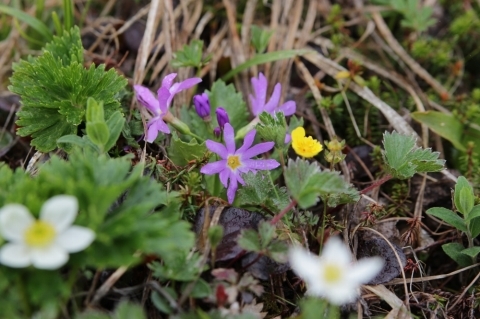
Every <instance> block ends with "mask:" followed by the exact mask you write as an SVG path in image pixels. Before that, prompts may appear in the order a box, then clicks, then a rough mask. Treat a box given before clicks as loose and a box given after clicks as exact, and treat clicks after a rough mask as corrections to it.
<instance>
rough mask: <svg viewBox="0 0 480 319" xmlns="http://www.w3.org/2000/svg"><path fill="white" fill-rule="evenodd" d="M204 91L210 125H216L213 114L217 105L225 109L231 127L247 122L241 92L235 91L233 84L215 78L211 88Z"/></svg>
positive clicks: (242, 125) (246, 113)
mask: <svg viewBox="0 0 480 319" xmlns="http://www.w3.org/2000/svg"><path fill="white" fill-rule="evenodd" d="M206 92H207V94H208V98H209V100H210V114H212V115H213V116H212V127H214V128H215V127H216V126H218V122H217V119H216V116H215V110H216V109H217V108H218V107H223V108H224V109H225V110H226V111H227V113H228V116H229V118H230V124H231V125H232V126H233V128H235V129H239V128H241V127H244V126H245V125H247V124H248V112H247V106H246V104H245V102H244V101H243V97H242V94H241V93H238V92H237V91H235V87H234V86H233V84H229V85H226V84H225V82H223V81H222V80H217V81H215V83H213V86H212V90H211V91H208V90H207V91H206ZM211 134H213V133H211ZM212 136H213V135H212Z"/></svg>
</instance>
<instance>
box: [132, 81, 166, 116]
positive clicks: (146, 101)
mask: <svg viewBox="0 0 480 319" xmlns="http://www.w3.org/2000/svg"><path fill="white" fill-rule="evenodd" d="M133 88H134V89H135V93H136V95H137V100H138V102H140V104H142V105H143V106H145V107H146V108H147V109H148V110H150V112H152V113H153V114H155V115H159V113H160V106H159V104H158V100H157V99H156V98H155V96H153V93H152V91H150V90H149V89H148V88H146V87H144V86H141V85H134V86H133Z"/></svg>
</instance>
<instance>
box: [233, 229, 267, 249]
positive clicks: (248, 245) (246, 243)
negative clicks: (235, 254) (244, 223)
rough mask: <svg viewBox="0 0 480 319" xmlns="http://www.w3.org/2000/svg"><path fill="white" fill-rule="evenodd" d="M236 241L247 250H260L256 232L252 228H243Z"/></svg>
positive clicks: (260, 246)
mask: <svg viewBox="0 0 480 319" xmlns="http://www.w3.org/2000/svg"><path fill="white" fill-rule="evenodd" d="M237 243H238V245H239V246H240V247H242V248H243V249H245V250H247V251H253V252H259V251H261V250H262V245H261V243H260V238H259V237H258V233H257V232H256V231H254V230H252V229H246V230H243V231H242V233H241V234H240V236H239V237H238V241H237Z"/></svg>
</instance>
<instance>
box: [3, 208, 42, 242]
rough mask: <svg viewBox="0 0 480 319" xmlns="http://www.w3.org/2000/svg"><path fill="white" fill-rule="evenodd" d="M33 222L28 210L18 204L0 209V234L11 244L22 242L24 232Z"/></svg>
mask: <svg viewBox="0 0 480 319" xmlns="http://www.w3.org/2000/svg"><path fill="white" fill-rule="evenodd" d="M34 221H35V219H34V218H33V216H32V215H31V214H30V212H29V211H28V209H27V208H26V207H25V206H23V205H20V204H8V205H5V206H4V207H3V208H2V209H0V233H1V234H2V236H3V237H4V238H5V239H7V240H9V241H12V242H20V243H21V242H23V236H24V233H25V230H26V229H27V228H28V227H29V226H30V225H31V224H32V223H33V222H34Z"/></svg>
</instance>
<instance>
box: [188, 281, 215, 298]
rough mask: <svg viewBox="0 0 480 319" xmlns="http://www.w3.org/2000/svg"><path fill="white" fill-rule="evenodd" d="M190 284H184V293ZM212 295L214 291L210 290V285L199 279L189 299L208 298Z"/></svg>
mask: <svg viewBox="0 0 480 319" xmlns="http://www.w3.org/2000/svg"><path fill="white" fill-rule="evenodd" d="M189 284H190V283H184V284H183V285H182V290H181V291H184V290H185V288H186V287H187V285H189ZM211 294H212V289H211V288H210V285H209V284H208V282H206V281H205V280H203V279H202V278H199V279H198V280H197V281H196V282H195V285H194V286H193V289H192V292H191V293H190V295H189V297H191V298H207V297H208V296H210V295H211Z"/></svg>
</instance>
